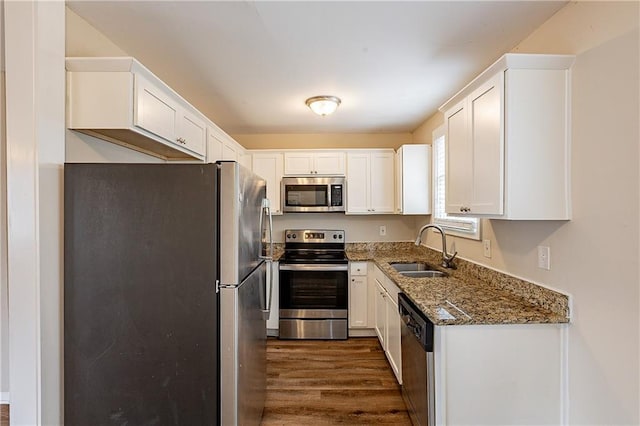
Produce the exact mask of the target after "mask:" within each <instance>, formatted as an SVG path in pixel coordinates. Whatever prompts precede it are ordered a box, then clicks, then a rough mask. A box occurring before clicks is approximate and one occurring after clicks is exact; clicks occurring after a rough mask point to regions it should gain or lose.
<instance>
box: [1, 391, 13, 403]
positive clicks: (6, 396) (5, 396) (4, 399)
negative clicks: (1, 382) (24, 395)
mask: <svg viewBox="0 0 640 426" xmlns="http://www.w3.org/2000/svg"><path fill="white" fill-rule="evenodd" d="M9 403H11V394H10V393H9V392H0V404H9Z"/></svg>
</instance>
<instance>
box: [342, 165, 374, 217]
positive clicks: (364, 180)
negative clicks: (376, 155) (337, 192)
mask: <svg viewBox="0 0 640 426" xmlns="http://www.w3.org/2000/svg"><path fill="white" fill-rule="evenodd" d="M370 164H371V162H370V156H369V154H368V153H366V152H360V153H355V152H350V153H348V154H347V212H349V213H368V212H369V209H370V207H369V194H370V192H371V191H370V189H369V184H370V181H369V176H370V175H371V172H370Z"/></svg>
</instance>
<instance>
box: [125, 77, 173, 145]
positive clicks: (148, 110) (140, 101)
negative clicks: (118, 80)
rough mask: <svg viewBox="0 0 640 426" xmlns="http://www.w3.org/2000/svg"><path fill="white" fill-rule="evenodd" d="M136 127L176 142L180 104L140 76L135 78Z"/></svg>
mask: <svg viewBox="0 0 640 426" xmlns="http://www.w3.org/2000/svg"><path fill="white" fill-rule="evenodd" d="M135 87H136V97H135V115H134V125H136V126H138V127H140V128H142V129H144V130H146V131H148V132H151V133H153V134H155V135H157V136H160V137H161V138H164V139H166V140H168V141H171V142H175V141H176V134H177V126H178V119H179V118H178V115H179V112H178V108H179V107H178V103H177V102H176V101H175V100H174V99H172V98H171V97H170V96H168V95H167V94H166V93H165V92H164V91H163V90H161V89H160V88H158V87H157V86H155V85H154V84H152V83H151V82H149V81H148V80H147V79H145V78H143V77H142V76H140V75H136V76H135Z"/></svg>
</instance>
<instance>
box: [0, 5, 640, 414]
mask: <svg viewBox="0 0 640 426" xmlns="http://www.w3.org/2000/svg"><path fill="white" fill-rule="evenodd" d="M38 7H43V8H46V7H48V8H52V10H51V12H52V13H50V14H47V16H48V18H47V19H45V18H44V17H43V16H44V15H43V14H40V15H38V14H36V13H35V10H31V9H29V10H23V9H20V7H18V6H17V5H16V4H8V3H5V9H6V10H5V25H4V27H5V29H4V33H5V56H6V59H5V67H6V78H7V85H6V99H7V106H6V114H7V119H6V120H7V121H6V132H7V136H6V143H7V148H8V154H7V157H6V163H7V185H8V188H7V192H8V194H7V196H8V215H9V218H10V222H9V223H10V225H11V226H9V227H8V228H7V232H8V237H9V243H8V246H7V250H8V252H9V258H8V265H7V267H5V265H4V264H3V268H2V270H3V271H8V272H3V274H8V282H9V288H11V291H10V292H9V295H8V303H9V306H10V307H12V309H10V310H9V311H8V312H7V306H6V305H3V309H2V312H3V315H9V317H6V316H3V320H2V324H3V327H4V329H3V353H2V388H1V391H2V395H7V396H8V395H9V394H10V401H11V408H12V418H13V419H14V420H15V421H18V422H19V423H23V424H34V423H44V424H56V423H59V421H58V420H56V419H59V418H60V416H61V414H60V378H61V376H60V367H59V366H60V365H61V353H60V333H61V331H60V327H59V324H60V315H61V311H60V308H59V305H60V303H59V301H60V288H61V285H60V280H56V279H55V277H60V274H61V272H60V271H61V263H60V259H61V257H60V246H61V243H60V240H59V238H60V230H59V224H60V223H61V221H60V217H61V213H60V212H59V209H58V208H57V207H55V206H60V196H59V195H56V194H60V192H59V191H60V188H59V185H60V179H59V176H60V164H62V162H64V161H65V160H67V161H74V160H79V159H82V161H100V160H103V161H111V162H153V161H157V160H155V159H154V158H151V157H149V156H146V155H144V154H139V153H136V152H133V151H131V150H126V149H123V148H121V147H118V146H115V145H112V144H107V143H104V142H102V141H97V140H95V139H91V138H89V137H85V136H80V135H78V134H76V133H74V132H67V133H66V135H65V134H64V110H63V109H61V107H60V102H59V100H58V102H57V103H56V102H54V101H53V100H51V99H50V98H51V97H55V96H57V97H58V99H60V97H62V98H63V97H64V87H63V85H61V84H60V83H55V85H54V86H52V87H48V88H46V91H45V92H43V93H46V96H45V95H42V94H41V95H40V96H36V97H35V98H36V99H38V101H37V103H36V104H29V103H28V102H26V99H33V97H29V96H24V94H25V93H27V92H28V91H33V90H41V91H44V90H45V88H44V87H43V86H36V87H34V86H33V85H30V84H29V83H28V81H25V80H22V78H24V79H27V75H28V74H29V73H28V72H27V71H29V70H31V71H33V70H35V69H37V68H34V67H35V66H34V65H33V64H30V63H28V62H23V61H29V58H25V57H22V56H21V55H19V54H18V52H20V51H23V50H26V49H34V45H36V46H37V45H38V43H57V44H56V47H55V49H56V50H57V51H60V49H62V54H61V55H58V56H61V57H57V58H55V59H51V58H49V57H47V56H45V58H44V59H41V61H45V60H55V61H58V62H59V61H62V60H64V56H65V55H64V42H65V35H64V24H63V23H61V22H63V21H64V14H66V19H67V23H66V25H67V36H66V42H67V53H69V54H68V56H130V55H129V54H127V52H126V51H125V50H124V49H122V48H121V47H119V46H118V45H117V44H115V43H114V42H112V41H111V40H109V38H107V37H106V36H104V35H103V34H101V33H100V32H99V31H97V30H96V29H95V28H93V27H91V25H90V24H88V23H87V22H86V21H83V20H82V19H81V18H80V17H79V16H78V15H76V14H75V13H74V12H73V11H72V10H69V9H67V10H61V9H64V7H62V8H61V9H60V7H59V5H57V6H56V5H55V4H53V5H48V6H46V5H39V6H38ZM36 9H37V8H36ZM14 14H17V15H14ZM35 16H39V19H40V20H43V21H44V22H43V21H39V20H37V19H35ZM637 16H638V13H637V3H633V2H630V3H615V2H614V3H611V2H606V3H597V2H596V3H592V2H573V3H568V4H566V5H564V7H563V8H562V9H560V10H559V11H558V12H557V13H556V14H555V15H553V17H552V18H551V19H549V20H548V21H546V22H545V23H544V24H542V23H541V24H540V25H539V26H538V27H536V28H532V29H531V30H530V31H528V32H527V33H525V34H524V36H523V37H522V38H521V39H520V40H517V41H516V43H515V44H514V46H513V47H509V48H507V50H508V51H510V52H527V53H548V54H550V53H560V54H575V55H577V57H576V62H575V64H574V65H573V70H572V86H571V96H572V108H571V110H572V116H571V138H572V146H571V150H572V155H571V158H572V163H571V175H572V192H571V194H572V209H573V216H572V219H571V221H568V222H566V221H549V222H545V221H522V222H518V221H499V220H483V221H482V224H481V226H482V239H483V240H484V239H488V240H490V241H491V257H490V258H487V257H485V256H484V253H483V244H482V243H481V242H480V241H476V240H468V239H462V238H454V239H453V240H455V244H456V250H457V251H458V253H459V254H458V256H459V257H460V258H462V259H467V260H471V261H473V262H476V263H479V264H481V265H485V266H488V267H489V268H493V269H497V270H499V271H504V272H506V273H509V274H510V275H514V276H517V277H521V278H525V279H527V280H528V281H532V282H536V283H541V284H544V285H546V286H548V287H552V288H555V289H557V290H559V291H561V292H563V293H566V294H570V295H571V303H572V306H571V314H572V316H571V323H570V326H569V327H568V329H567V334H568V335H567V339H568V348H569V349H568V354H566V356H567V365H568V369H567V371H566V376H567V382H568V384H567V386H568V389H567V392H566V393H567V400H566V405H565V407H564V417H563V421H562V422H563V423H565V424H605V423H606V424H637V423H638V338H639V336H638V334H639V333H638V310H639V309H638V303H639V300H638V193H639V191H638V172H637V170H638V167H637V164H638V148H637V146H638V144H637V141H638V129H637V125H638V124H637V116H638V96H637V93H638V87H637V84H638V83H637V81H638V78H637V75H638V70H637V62H638V59H637V58H638V49H637V43H638V41H637V40H638V35H637V34H638V33H637V28H638V18H637ZM14 17H15V19H11V18H14ZM16 22H21V24H20V26H17V25H16V24H15V23H16ZM48 25H52V26H53V27H49V26H48ZM30 26H32V27H38V28H43V29H44V30H45V31H47V34H48V35H49V37H48V39H47V40H42V39H34V38H33V34H34V33H32V32H31V30H29V28H30ZM52 28H53V30H52ZM54 35H55V37H54ZM61 43H62V44H61ZM25 44H26V45H25ZM502 53H506V51H502V52H500V53H499V54H496V55H495V57H494V58H493V59H497V57H499V56H500V55H501V54H502ZM134 56H136V55H134ZM491 62H492V61H488V63H487V64H486V65H487V66H488V65H489V64H490V63H491ZM145 64H146V62H145ZM14 67H18V68H17V69H19V70H24V75H22V74H23V73H20V74H21V75H20V78H21V79H19V80H12V78H17V77H16V74H11V71H12V70H13V71H15V70H16V68H14ZM482 69H483V67H478V69H477V70H476V71H477V72H475V73H470V75H469V76H468V78H467V79H466V80H465V81H464V82H463V83H462V84H461V85H459V86H458V87H457V88H455V89H454V90H452V91H450V92H449V93H447V94H445V95H444V97H445V98H448V97H450V96H451V95H453V94H454V93H455V92H456V91H457V90H458V89H460V88H461V87H462V86H464V84H466V82H468V81H470V80H471V79H472V78H473V76H474V75H477V74H478V73H479V72H480V71H482ZM154 71H156V70H154ZM156 72H157V71H156ZM38 75H39V74H38ZM60 77H61V76H60V75H58V77H57V78H60ZM39 78H45V76H42V75H40V77H39ZM396 78H400V77H396ZM62 79H64V76H62ZM52 84H53V83H52ZM16 90H19V93H16ZM313 94H315V93H311V94H308V93H307V94H305V95H307V96H311V95H313ZM53 95H55V96H53ZM444 100H446V99H443V101H444ZM296 102H298V101H296ZM300 102H302V101H300ZM302 107H304V104H303V105H302ZM342 107H344V108H345V109H344V111H346V108H347V105H346V104H344V105H342ZM304 108H306V107H304ZM29 111H31V113H30V112H29ZM434 111H435V109H434ZM306 112H308V110H307V111H306ZM342 112H343V110H341V109H339V110H338V112H337V113H336V114H340V113H342ZM219 115H220V116H221V117H222V116H224V112H223V111H222V112H220V113H219ZM425 115H426V114H425ZM49 117H52V118H51V119H49ZM336 117H339V115H334V116H333V117H326V118H329V119H332V118H336ZM212 118H215V117H213V116H212ZM423 118H426V117H424V116H423ZM37 119H39V120H43V121H41V122H40V121H38V122H37V123H34V122H33V121H29V120H37ZM214 121H216V122H217V119H215V120H214ZM443 122H444V119H443V116H442V115H441V114H440V113H434V114H433V115H432V116H430V117H428V118H426V121H424V122H422V123H421V124H420V125H418V126H417V127H416V128H414V129H412V130H411V131H410V132H404V133H402V132H401V133H386V134H385V133H371V134H350V133H335V134H326V133H321V132H318V133H314V134H300V133H298V134H296V133H293V134H285V131H284V130H281V131H271V132H263V133H261V134H243V133H242V132H237V133H233V134H232V135H233V137H234V139H235V140H236V141H237V142H238V143H239V144H240V145H242V146H243V147H244V148H246V149H257V148H273V149H296V148H300V147H302V146H304V147H305V148H312V149H336V148H340V149H351V148H371V149H373V148H380V149H385V148H387V149H388V148H394V149H397V148H398V147H399V146H400V145H402V144H406V143H427V144H431V142H432V133H433V130H434V129H435V128H437V127H439V126H440V125H441V124H442V123H443ZM609 123H611V124H613V125H608V124H609ZM36 124H37V125H36ZM41 126H44V127H41ZM48 126H51V127H48ZM34 128H40V129H42V131H41V132H39V133H37V134H33V133H32V132H25V131H24V129H34ZM46 129H50V133H49V134H51V135H58V136H57V139H55V140H56V141H57V142H55V141H54V140H53V139H54V138H51V137H49V138H47V144H46V145H44V144H42V142H38V141H39V140H40V139H38V138H42V137H43V136H42V135H43V134H45V130H46ZM65 138H66V141H65ZM25 141H32V144H31V145H29V144H28V143H27V142H25ZM54 143H58V144H59V145H55V146H56V148H54V145H53V144H54ZM65 143H66V149H67V157H66V158H65V156H64V149H65V148H64V146H65ZM36 152H37V155H35V154H34V153H36ZM25 159H30V160H25ZM3 163H4V162H3ZM51 165H57V166H55V167H51ZM34 188H39V189H38V191H37V192H33V191H35V189H34ZM622 191H624V194H625V195H623V192H622ZM629 192H630V193H631V195H630V196H629V195H628V193H629ZM18 194H27V195H29V194H31V195H30V196H26V198H24V197H18ZM17 212H21V214H17ZM38 212H39V214H36V213H38ZM27 213H29V214H27ZM292 216H295V217H291V218H290V217H289V216H288V215H282V216H278V217H276V218H275V220H274V234H275V235H278V234H279V235H280V238H281V240H280V242H282V241H283V233H284V232H283V231H284V229H289V228H294V229H297V228H301V227H306V223H305V219H304V216H300V215H292ZM428 220H429V218H428V217H412V216H401V215H384V216H377V215H362V216H361V215H344V216H342V215H340V216H339V217H337V216H333V215H332V214H326V215H325V214H322V215H320V216H319V217H318V218H315V219H314V223H315V224H317V226H314V227H319V228H327V229H345V231H346V233H347V236H348V237H347V238H348V241H349V242H372V241H387V242H393V241H412V240H414V239H415V235H416V233H417V231H418V230H419V228H420V227H421V226H422V225H423V224H425V223H427V222H428ZM605 221H606V222H607V223H603V222H605ZM35 224H37V226H36V225H35ZM380 226H385V227H386V235H384V236H381V235H380V232H379V227H380ZM17 230H20V232H19V233H18V231H17ZM25 230H26V231H25ZM24 232H27V234H25V233H24ZM435 235H437V234H434V235H433V236H431V235H430V237H429V238H427V242H426V243H427V245H429V246H430V247H433V248H434V249H436V250H439V249H440V242H439V239H438V238H437V236H435ZM25 244H26V245H25ZM538 246H548V247H551V257H552V260H551V269H550V270H549V271H547V270H543V269H540V268H538V267H537V247H538ZM4 261H5V262H6V261H7V260H6V259H5V260H4ZM33 265H38V267H35V268H34V266H33ZM36 270H38V271H39V273H37V274H36V272H35V271H36ZM3 279H4V280H5V281H4V282H5V284H6V280H7V277H6V276H5V277H4V278H3ZM15 283H21V284H20V285H19V286H17V285H16V284H15ZM2 300H3V303H5V304H6V303H7V293H6V286H5V287H4V290H3V297H2ZM36 301H37V303H36ZM7 318H9V319H10V321H9V322H7V321H6V319H7ZM7 324H9V325H7ZM7 360H9V362H10V363H11V368H9V366H8V364H9V362H7ZM36 366H37V367H36ZM9 379H11V383H10V384H9ZM38 395H39V396H38ZM4 400H5V401H8V399H4ZM35 407H37V408H35ZM34 415H35V416H38V417H37V419H39V420H36V418H34V417H32V416H34ZM19 419H24V420H23V421H21V422H20V420H19Z"/></svg>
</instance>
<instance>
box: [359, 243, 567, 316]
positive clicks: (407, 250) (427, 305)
mask: <svg viewBox="0 0 640 426" xmlns="http://www.w3.org/2000/svg"><path fill="white" fill-rule="evenodd" d="M347 257H348V258H349V260H350V261H373V262H375V264H376V265H377V266H378V267H379V268H380V269H381V270H382V271H383V272H384V273H385V275H386V276H387V277H389V278H390V279H391V280H392V281H393V282H394V283H395V284H396V285H397V286H398V287H399V288H400V289H401V290H402V291H403V292H404V293H405V294H406V295H408V296H409V297H410V298H411V299H412V300H413V301H414V302H415V303H416V305H417V306H419V307H420V309H421V310H422V311H423V312H424V313H425V314H426V315H427V317H429V319H430V320H431V321H432V322H433V323H434V324H436V325H461V324H526V323H566V322H569V298H568V296H567V295H564V294H562V293H558V292H555V291H553V290H550V289H547V288H544V287H541V286H539V285H536V284H533V283H530V282H527V281H524V280H520V279H518V278H515V277H511V276H509V275H506V274H503V273H500V272H497V271H494V270H491V269H488V268H484V267H482V266H480V265H476V264H474V263H471V262H467V261H465V260H463V259H456V260H455V263H456V265H457V267H458V269H456V270H449V269H444V268H441V267H440V263H441V261H442V254H441V253H440V252H437V251H435V250H431V249H429V248H427V247H424V246H420V247H416V246H415V245H414V244H413V243H410V242H400V243H349V244H347ZM415 261H420V262H427V263H429V264H431V265H433V266H435V267H436V268H437V269H439V270H442V271H445V272H447V273H448V274H449V276H448V277H446V278H408V277H406V276H404V275H401V274H400V273H399V272H397V271H396V270H395V269H394V268H393V267H392V266H391V265H390V263H391V262H415ZM443 310H444V311H443ZM445 311H446V312H445ZM446 313H449V314H450V315H452V316H453V317H455V318H454V319H447V315H446Z"/></svg>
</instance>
